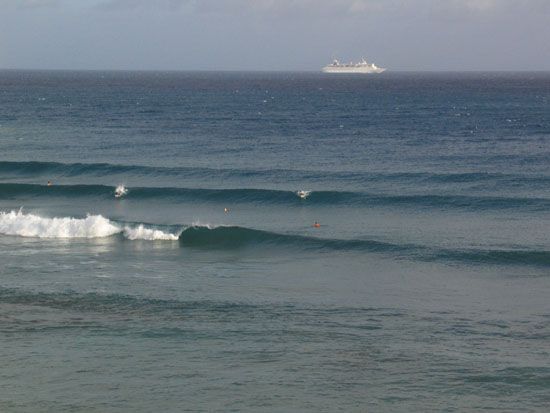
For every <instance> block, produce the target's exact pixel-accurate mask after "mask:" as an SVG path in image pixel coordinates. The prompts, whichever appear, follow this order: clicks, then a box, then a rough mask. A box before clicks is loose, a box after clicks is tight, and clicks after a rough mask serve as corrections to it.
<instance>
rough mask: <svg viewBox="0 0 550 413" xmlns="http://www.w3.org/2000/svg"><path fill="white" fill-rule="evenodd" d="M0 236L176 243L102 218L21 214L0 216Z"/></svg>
mask: <svg viewBox="0 0 550 413" xmlns="http://www.w3.org/2000/svg"><path fill="white" fill-rule="evenodd" d="M0 234H4V235H16V236H20V237H34V238H104V237H110V236H112V235H115V234H122V235H123V236H124V237H125V238H128V239H130V240H138V239H141V240H150V241H152V240H177V239H178V235H177V234H171V233H169V232H164V231H161V230H159V229H155V228H146V227H145V226H144V225H143V224H140V225H139V226H138V227H136V228H132V227H130V226H120V225H119V224H117V223H114V222H112V221H111V220H109V219H107V218H105V217H103V216H102V215H88V216H86V218H72V217H62V218H45V217H41V216H39V215H35V214H30V213H24V212H23V211H22V210H19V211H10V212H0Z"/></svg>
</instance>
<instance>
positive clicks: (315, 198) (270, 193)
mask: <svg viewBox="0 0 550 413" xmlns="http://www.w3.org/2000/svg"><path fill="white" fill-rule="evenodd" d="M115 191H116V188H115V187H114V186H113V187H112V186H107V185H53V186H47V185H37V184H21V183H0V199H17V198H18V197H30V198H37V197H67V198H73V197H74V198H77V197H96V198H102V199H109V198H114V195H115V193H116V192H115ZM124 198H125V199H130V200H156V201H162V200H166V201H171V202H185V201H201V202H214V203H228V202H230V203H240V202H251V203H263V204H288V205H339V206H367V207H368V206H415V207H418V206H420V207H429V208H459V209H472V210H495V209H496V210H498V209H529V210H535V211H540V210H547V211H550V199H548V198H528V197H489V196H466V195H430V194H416V195H415V194H412V195H386V194H373V193H365V192H353V191H313V192H308V193H307V194H306V195H304V196H303V197H300V194H299V193H298V191H296V192H295V191H285V190H273V189H256V188H234V189H209V188H175V187H135V188H128V193H127V194H126V195H124Z"/></svg>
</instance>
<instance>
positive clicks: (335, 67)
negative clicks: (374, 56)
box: [322, 59, 386, 73]
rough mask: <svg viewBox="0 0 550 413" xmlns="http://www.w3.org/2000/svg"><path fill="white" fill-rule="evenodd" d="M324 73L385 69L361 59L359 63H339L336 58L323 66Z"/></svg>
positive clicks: (366, 71)
mask: <svg viewBox="0 0 550 413" xmlns="http://www.w3.org/2000/svg"><path fill="white" fill-rule="evenodd" d="M322 70H323V72H324V73H382V72H383V71H385V70H386V69H385V68H383V67H378V66H376V65H375V64H374V63H368V62H367V61H366V60H365V59H361V61H360V62H359V63H353V62H350V63H340V62H339V61H338V60H337V59H334V60H333V62H332V63H331V64H329V65H326V66H325V67H323V69H322Z"/></svg>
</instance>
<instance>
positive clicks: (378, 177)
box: [0, 161, 550, 188]
mask: <svg viewBox="0 0 550 413" xmlns="http://www.w3.org/2000/svg"><path fill="white" fill-rule="evenodd" d="M112 175H126V176H139V177H145V176H151V177H179V178H184V177H188V178H200V177H203V178H209V179H211V178H212V177H213V176H215V177H217V178H261V179H263V180H265V179H270V178H276V179H277V180H280V178H281V177H284V180H285V181H286V182H304V181H305V182H320V183H324V182H326V180H327V179H334V180H344V181H345V182H346V183H348V184H349V183H352V184H365V183H371V182H376V181H387V182H410V183H413V182H414V183H440V184H452V183H460V184H467V183H471V184H489V183H493V184H494V183H497V184H499V185H502V186H503V187H505V186H506V185H513V186H518V185H529V186H535V187H537V188H546V187H547V186H548V185H550V176H548V175H540V174H507V173H494V172H376V171H368V172H367V171H326V170H310V169H288V168H287V169H282V168H277V169H235V168H207V167H191V166H190V167H181V166H180V167H168V166H147V165H123V164H111V163H78V162H77V163H61V162H42V161H0V176H2V177H8V176H9V177H14V176H15V177H46V178H47V179H51V178H56V177H79V176H95V177H109V176H112Z"/></svg>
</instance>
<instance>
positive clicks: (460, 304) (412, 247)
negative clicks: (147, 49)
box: [0, 71, 550, 412]
mask: <svg viewBox="0 0 550 413" xmlns="http://www.w3.org/2000/svg"><path fill="white" fill-rule="evenodd" d="M48 182H49V183H50V184H48ZM119 185H122V186H124V189H125V191H123V192H124V194H123V195H122V196H120V197H116V196H115V193H116V187H117V186H119ZM300 191H306V192H305V193H302V195H301V196H300ZM315 222H318V223H319V224H320V227H314V226H313V223H315ZM549 233H550V74H546V73H471V74H458V73H456V74H455V73H425V74H414V73H410V74H407V73H402V74H399V73H395V74H392V73H384V74H382V75H377V76H347V75H332V76H331V75H321V74H308V73H176V72H173V73H160V72H159V73H155V72H149V73H140V72H61V71H60V72H24V71H0V347H1V348H2V351H1V352H0V365H1V366H2V368H1V369H0V389H1V390H0V396H1V397H0V411H2V412H4V411H5V412H28V411H45V412H65V411H67V412H68V411H71V412H74V411H79V412H80V411H86V412H95V411H97V412H105V411H109V412H150V411H163V412H180V411H254V412H256V411H293V412H294V411H312V412H318V411H326V412H333V411H357V412H363V411H373V412H396V411H402V412H410V411H423V412H429V411H433V412H441V411H448V412H454V411H457V412H458V411H461V412H462V411H483V410H493V411H494V410H496V411H522V412H543V411H546V410H547V409H548V406H550V362H549V360H550V358H549V355H550V305H549V304H548V297H549V296H550V238H549V236H548V234H549Z"/></svg>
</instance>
